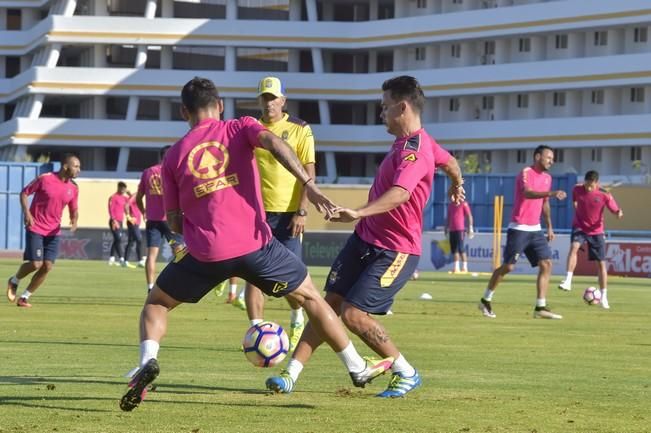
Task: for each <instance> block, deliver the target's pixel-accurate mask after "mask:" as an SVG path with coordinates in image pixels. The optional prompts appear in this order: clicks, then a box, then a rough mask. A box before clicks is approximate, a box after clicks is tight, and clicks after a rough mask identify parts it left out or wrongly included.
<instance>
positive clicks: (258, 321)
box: [249, 319, 264, 326]
mask: <svg viewBox="0 0 651 433" xmlns="http://www.w3.org/2000/svg"><path fill="white" fill-rule="evenodd" d="M262 322H264V320H262V319H251V321H250V322H249V323H250V324H251V326H255V325H257V324H258V323H262Z"/></svg>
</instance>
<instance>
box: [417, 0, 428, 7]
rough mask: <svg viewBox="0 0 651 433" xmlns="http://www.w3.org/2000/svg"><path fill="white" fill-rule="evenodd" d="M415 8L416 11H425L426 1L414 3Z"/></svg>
mask: <svg viewBox="0 0 651 433" xmlns="http://www.w3.org/2000/svg"><path fill="white" fill-rule="evenodd" d="M416 7H417V8H418V9H426V8H427V0H418V1H417V2H416Z"/></svg>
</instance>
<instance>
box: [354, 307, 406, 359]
mask: <svg viewBox="0 0 651 433" xmlns="http://www.w3.org/2000/svg"><path fill="white" fill-rule="evenodd" d="M341 319H342V320H343V322H344V324H345V325H346V327H347V328H348V329H350V330H351V331H352V332H353V333H354V334H355V335H357V336H358V337H359V338H361V339H362V341H364V343H366V345H367V346H368V347H370V348H371V349H373V351H374V352H375V353H377V354H378V355H380V356H381V357H382V358H386V357H389V356H392V357H393V358H395V359H397V358H398V357H399V356H400V351H399V350H398V348H397V347H396V345H395V344H393V341H391V338H389V334H388V333H387V331H386V329H385V328H384V327H383V326H382V325H381V324H380V323H379V322H378V321H377V320H375V319H374V318H373V317H372V316H371V315H370V314H368V313H366V312H365V311H362V310H360V309H358V308H357V307H354V306H353V305H351V304H349V303H347V302H344V303H343V305H342V311H341Z"/></svg>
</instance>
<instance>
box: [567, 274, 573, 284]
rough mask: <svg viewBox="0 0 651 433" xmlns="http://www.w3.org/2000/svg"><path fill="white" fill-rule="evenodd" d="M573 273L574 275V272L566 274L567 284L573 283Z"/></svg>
mask: <svg viewBox="0 0 651 433" xmlns="http://www.w3.org/2000/svg"><path fill="white" fill-rule="evenodd" d="M572 275H574V272H568V273H567V275H566V276H565V284H568V283H571V282H572Z"/></svg>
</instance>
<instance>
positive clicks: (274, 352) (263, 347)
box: [242, 322, 289, 367]
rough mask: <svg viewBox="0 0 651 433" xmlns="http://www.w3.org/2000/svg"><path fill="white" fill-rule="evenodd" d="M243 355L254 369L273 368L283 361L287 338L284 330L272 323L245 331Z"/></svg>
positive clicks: (258, 325) (287, 348) (261, 324)
mask: <svg viewBox="0 0 651 433" xmlns="http://www.w3.org/2000/svg"><path fill="white" fill-rule="evenodd" d="M242 346H243V347H244V355H246V359H248V360H249V361H250V362H251V364H253V365H255V366H256V367H273V366H274V365H276V364H278V363H279V362H280V361H282V360H283V359H285V356H287V351H288V350H289V338H288V337H287V334H286V333H285V330H284V329H283V328H282V327H281V326H280V325H279V324H277V323H274V322H261V323H258V324H257V325H253V326H251V327H250V328H249V330H248V331H246V334H245V335H244V341H243V342H242Z"/></svg>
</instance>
